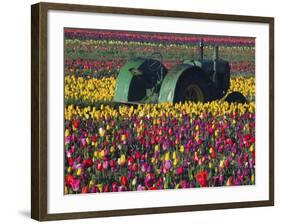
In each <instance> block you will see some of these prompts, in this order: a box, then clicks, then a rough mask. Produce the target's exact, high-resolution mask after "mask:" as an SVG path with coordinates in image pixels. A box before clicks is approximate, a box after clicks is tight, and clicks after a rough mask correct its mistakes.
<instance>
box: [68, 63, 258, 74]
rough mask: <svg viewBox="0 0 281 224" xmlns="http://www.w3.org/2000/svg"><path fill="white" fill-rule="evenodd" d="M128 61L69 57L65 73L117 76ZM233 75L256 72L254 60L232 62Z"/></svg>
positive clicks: (169, 66) (169, 65) (170, 65)
mask: <svg viewBox="0 0 281 224" xmlns="http://www.w3.org/2000/svg"><path fill="white" fill-rule="evenodd" d="M125 63H126V61H123V60H119V61H118V60H114V61H96V60H87V59H86V60H83V59H77V60H75V59H74V60H72V59H67V60H65V75H75V76H77V77H78V76H81V77H85V78H89V77H95V78H103V77H111V76H113V77H117V75H118V74H119V71H120V68H121V67H122V66H123V65H124V64H125ZM181 63H183V61H182V60H178V61H164V62H163V64H164V65H165V67H166V68H167V69H168V70H170V69H171V68H173V67H174V66H176V65H177V64H181ZM230 68H231V75H237V74H239V75H241V74H254V73H255V63H254V62H253V61H235V62H231V63H230Z"/></svg>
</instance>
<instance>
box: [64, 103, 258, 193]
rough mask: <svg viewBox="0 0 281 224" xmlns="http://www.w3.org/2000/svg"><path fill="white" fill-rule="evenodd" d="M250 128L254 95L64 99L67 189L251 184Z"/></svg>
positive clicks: (252, 141) (252, 146)
mask: <svg viewBox="0 0 281 224" xmlns="http://www.w3.org/2000/svg"><path fill="white" fill-rule="evenodd" d="M199 108H201V109H199ZM221 108H224V109H221ZM188 110H189V111H188ZM210 111H211V112H210ZM254 133H255V112H254V104H253V103H251V104H250V105H233V104H231V105H229V104H227V103H225V104H223V105H222V106H219V107H217V106H216V105H215V103H213V104H212V103H211V104H210V105H209V107H207V106H206V104H200V103H199V104H193V103H186V104H178V105H175V106H174V107H172V105H168V104H164V105H161V104H160V105H145V106H138V107H137V108H134V107H126V106H123V107H122V106H120V107H119V109H113V108H111V107H109V106H101V107H100V108H95V107H86V108H79V107H74V106H69V107H67V108H66V110H65V143H64V144H65V194H71V193H87V192H115V191H131V190H156V189H177V188H192V187H211V186H212V187H213V186H235V185H251V184H254V183H255V174H254V167H255V137H254Z"/></svg>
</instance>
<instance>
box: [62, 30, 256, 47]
mask: <svg viewBox="0 0 281 224" xmlns="http://www.w3.org/2000/svg"><path fill="white" fill-rule="evenodd" d="M64 35H65V38H67V39H79V40H122V41H138V42H154V43H155V42H156V43H157V42H160V43H161V42H166V43H174V44H198V43H199V41H200V40H201V38H202V36H198V35H197V36H196V35H186V34H175V33H170V34H169V33H145V32H128V31H113V30H86V29H67V28H66V29H64ZM204 42H205V43H206V44H220V45H231V46H237V45H239V46H241V45H243V46H254V45H255V39H254V38H250V37H248V38H246V37H218V36H216V37H215V36H214V37H212V36H204Z"/></svg>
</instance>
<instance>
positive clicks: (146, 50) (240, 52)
mask: <svg viewBox="0 0 281 224" xmlns="http://www.w3.org/2000/svg"><path fill="white" fill-rule="evenodd" d="M154 52H159V53H161V54H162V55H163V59H164V60H186V59H192V58H193V59H198V58H199V52H200V49H199V45H177V44H167V43H143V42H126V41H113V40H110V41H106V40H100V41H98V40H84V41H83V40H65V56H66V58H67V59H68V58H72V59H79V58H83V59H91V58H98V59H99V60H104V61H106V60H116V59H118V60H120V59H122V60H128V58H131V57H136V56H144V57H150V56H151V54H153V53H154ZM204 55H205V58H212V57H213V45H208V46H205V47H204ZM219 57H221V58H223V59H225V60H228V61H253V60H254V57H255V47H248V46H246V47H245V46H222V45H219Z"/></svg>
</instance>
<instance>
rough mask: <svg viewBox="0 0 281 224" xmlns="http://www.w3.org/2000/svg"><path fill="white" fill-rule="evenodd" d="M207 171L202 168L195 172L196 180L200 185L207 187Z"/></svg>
mask: <svg viewBox="0 0 281 224" xmlns="http://www.w3.org/2000/svg"><path fill="white" fill-rule="evenodd" d="M207 178H208V172H207V171H205V170H203V171H201V172H199V173H197V174H196V180H197V182H198V183H199V185H200V186H201V187H207Z"/></svg>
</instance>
